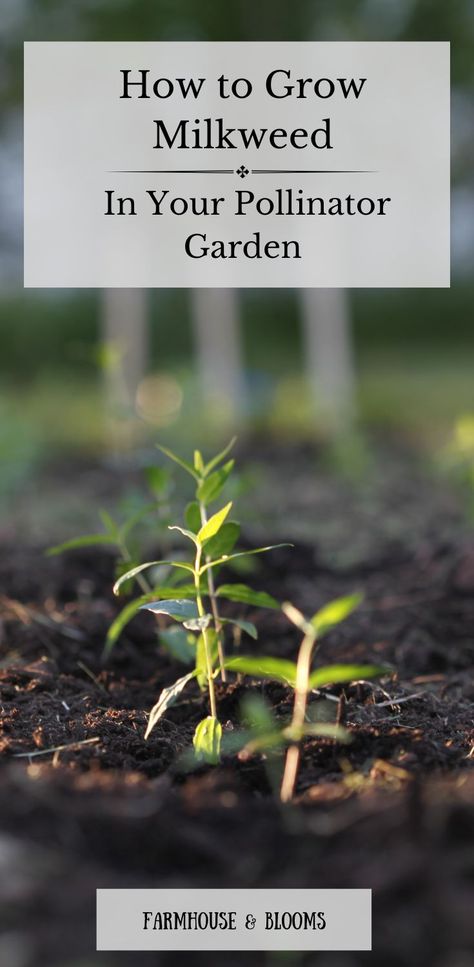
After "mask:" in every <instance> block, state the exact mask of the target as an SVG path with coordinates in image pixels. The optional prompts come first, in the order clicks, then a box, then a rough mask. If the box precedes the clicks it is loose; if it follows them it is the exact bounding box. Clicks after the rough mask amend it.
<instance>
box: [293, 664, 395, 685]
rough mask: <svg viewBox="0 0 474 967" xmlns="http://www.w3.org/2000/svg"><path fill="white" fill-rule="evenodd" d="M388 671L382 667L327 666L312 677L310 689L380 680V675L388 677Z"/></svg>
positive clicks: (318, 669)
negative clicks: (370, 679) (366, 680)
mask: <svg viewBox="0 0 474 967" xmlns="http://www.w3.org/2000/svg"><path fill="white" fill-rule="evenodd" d="M388 671H389V669H387V668H384V667H383V666H382V665H325V666H324V667H323V668H317V669H316V671H314V672H313V673H312V675H310V678H309V688H323V686H324V685H338V684H341V683H344V682H357V681H359V680H360V679H361V678H362V679H365V678H378V676H379V675H386V674H387V673H388Z"/></svg>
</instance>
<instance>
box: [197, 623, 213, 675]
mask: <svg viewBox="0 0 474 967" xmlns="http://www.w3.org/2000/svg"><path fill="white" fill-rule="evenodd" d="M206 639H207V646H208V648H209V654H210V658H211V667H212V669H214V667H215V665H216V662H217V657H218V647H217V646H218V640H217V635H216V632H215V631H214V629H212V628H211V629H210V630H209V631H207V633H206ZM196 675H197V681H198V685H199V688H201V689H204V688H206V686H207V680H208V678H207V658H206V646H205V642H204V635H199V638H198V640H197V643H196Z"/></svg>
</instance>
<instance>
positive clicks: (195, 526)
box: [184, 500, 202, 534]
mask: <svg viewBox="0 0 474 967" xmlns="http://www.w3.org/2000/svg"><path fill="white" fill-rule="evenodd" d="M184 520H185V522H186V527H189V530H190V531H192V532H193V534H197V532H198V530H199V529H200V527H201V524H202V521H201V512H200V510H199V504H198V502H197V500H193V501H191V503H190V504H188V506H187V507H186V510H185V512H184Z"/></svg>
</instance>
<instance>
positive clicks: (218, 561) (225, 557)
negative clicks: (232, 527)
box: [201, 543, 293, 574]
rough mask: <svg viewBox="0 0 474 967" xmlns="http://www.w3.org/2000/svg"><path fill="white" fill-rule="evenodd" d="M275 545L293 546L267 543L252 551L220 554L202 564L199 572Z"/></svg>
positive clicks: (262, 551) (262, 552)
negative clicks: (266, 545)
mask: <svg viewBox="0 0 474 967" xmlns="http://www.w3.org/2000/svg"><path fill="white" fill-rule="evenodd" d="M277 547H293V544H286V543H285V544H269V545H268V547H256V548H255V549H254V550H253V551H237V553H236V554H222V555H221V556H220V557H218V558H217V559H216V560H213V561H209V562H208V563H207V564H204V565H203V566H202V568H201V574H204V572H205V571H207V570H208V569H209V568H210V567H217V565H218V564H225V563H226V562H227V561H235V559H236V558H237V557H251V556H252V555H253V554H266V553H267V551H274V550H276V548H277ZM206 551H207V548H206Z"/></svg>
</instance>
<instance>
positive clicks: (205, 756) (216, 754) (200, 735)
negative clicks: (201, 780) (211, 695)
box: [193, 715, 222, 766]
mask: <svg viewBox="0 0 474 967" xmlns="http://www.w3.org/2000/svg"><path fill="white" fill-rule="evenodd" d="M221 739H222V725H221V723H220V722H219V720H218V719H216V718H215V717H214V716H213V715H208V716H207V718H205V719H203V720H202V722H200V723H199V725H198V726H197V728H196V731H195V733H194V738H193V746H194V755H195V756H196V759H197V760H198V762H208V763H209V765H213V766H215V765H217V763H218V762H219V760H220V757H221Z"/></svg>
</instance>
